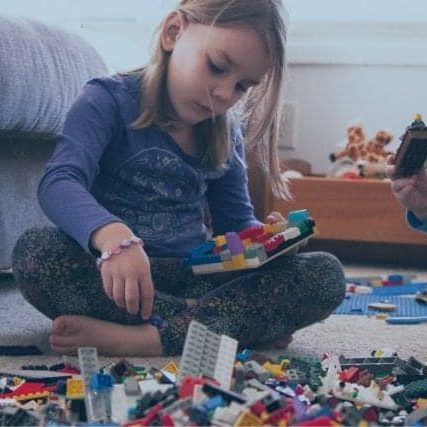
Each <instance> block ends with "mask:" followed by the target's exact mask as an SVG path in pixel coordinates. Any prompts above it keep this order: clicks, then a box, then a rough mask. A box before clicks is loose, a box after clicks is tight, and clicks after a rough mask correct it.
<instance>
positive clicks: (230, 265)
mask: <svg viewBox="0 0 427 427" xmlns="http://www.w3.org/2000/svg"><path fill="white" fill-rule="evenodd" d="M222 266H223V267H224V270H232V269H233V268H234V263H233V261H232V260H230V261H223V262H222Z"/></svg>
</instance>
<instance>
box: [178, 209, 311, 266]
mask: <svg viewBox="0 0 427 427" xmlns="http://www.w3.org/2000/svg"><path fill="white" fill-rule="evenodd" d="M288 218H290V219H291V220H290V221H289V222H290V223H291V224H292V225H289V226H287V225H286V224H285V223H284V222H282V223H276V224H264V225H260V226H256V227H249V228H247V229H245V230H243V231H240V232H239V233H236V232H228V233H226V235H225V236H216V237H215V238H214V239H212V240H210V241H208V242H207V243H205V244H203V245H201V246H198V247H197V248H195V249H193V250H192V251H191V252H190V254H189V255H188V256H187V258H186V262H187V265H189V266H191V268H192V270H193V273H194V274H211V273H219V272H222V271H236V270H246V269H253V268H258V267H260V266H262V265H264V264H265V263H267V262H269V261H271V260H273V259H275V258H277V257H278V256H280V255H283V254H285V253H287V252H289V251H291V250H292V249H294V248H295V247H297V246H299V245H301V244H303V243H305V242H306V241H307V240H308V239H310V238H311V237H313V236H314V235H315V234H316V230H315V223H314V221H313V220H312V219H311V218H310V216H309V214H308V212H307V210H305V209H303V210H300V211H293V212H290V213H289V215H288ZM291 221H292V222H291ZM218 261H220V262H218Z"/></svg>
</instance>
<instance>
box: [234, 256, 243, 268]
mask: <svg viewBox="0 0 427 427" xmlns="http://www.w3.org/2000/svg"><path fill="white" fill-rule="evenodd" d="M231 262H232V263H233V265H234V267H235V268H244V267H246V258H245V255H244V254H238V255H233V256H232V257H231Z"/></svg>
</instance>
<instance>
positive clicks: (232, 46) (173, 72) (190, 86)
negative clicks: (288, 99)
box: [162, 13, 271, 126]
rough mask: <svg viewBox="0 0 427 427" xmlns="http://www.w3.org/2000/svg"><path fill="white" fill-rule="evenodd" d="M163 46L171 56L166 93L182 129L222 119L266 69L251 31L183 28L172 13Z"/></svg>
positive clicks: (183, 23)
mask: <svg viewBox="0 0 427 427" xmlns="http://www.w3.org/2000/svg"><path fill="white" fill-rule="evenodd" d="M168 25H169V26H168ZM168 36H170V39H169V42H170V43H168V38H167V37H168ZM162 42H163V48H164V49H166V50H169V51H170V52H171V56H170V61H169V65H168V71H167V85H168V93H169V97H170V100H171V102H172V106H173V107H174V109H175V112H176V114H177V115H178V119H179V121H180V122H181V123H180V124H181V125H183V126H188V125H194V124H196V123H198V122H200V121H202V120H205V119H207V118H211V117H213V116H216V115H221V114H224V113H225V112H226V111H227V110H228V109H229V108H230V107H232V106H233V105H234V104H235V103H236V102H237V101H238V100H239V99H240V98H241V97H242V96H243V95H244V94H245V92H246V91H247V90H248V89H249V88H250V87H252V86H256V85H257V84H259V82H260V81H261V79H262V77H263V76H264V75H265V74H266V72H267V71H268V69H269V67H270V66H271V61H270V58H269V55H268V53H267V49H266V46H265V43H264V42H263V41H262V39H261V38H260V36H259V35H258V34H257V33H256V32H255V31H253V30H250V29H245V28H222V27H211V26H208V25H203V24H196V23H188V22H186V21H184V18H183V17H181V16H180V15H179V14H177V13H175V14H172V15H170V16H169V18H168V19H167V20H166V23H165V27H164V30H163V38H162Z"/></svg>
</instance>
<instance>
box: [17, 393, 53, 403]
mask: <svg viewBox="0 0 427 427" xmlns="http://www.w3.org/2000/svg"><path fill="white" fill-rule="evenodd" d="M51 394H52V393H51V392H50V391H42V392H40V393H27V394H20V395H18V396H13V398H14V399H15V400H17V401H18V402H24V401H26V400H37V399H47V398H48V397H49V396H50V395H51Z"/></svg>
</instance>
